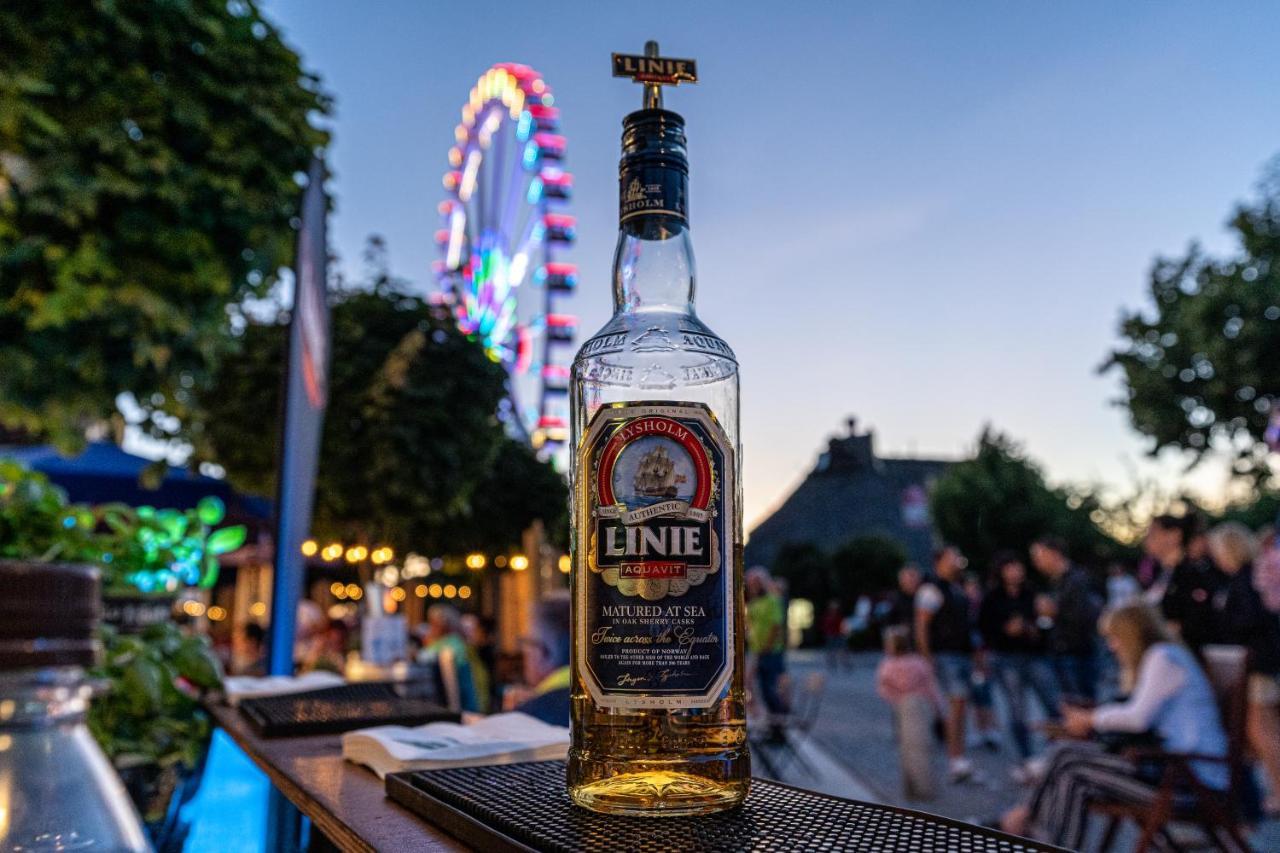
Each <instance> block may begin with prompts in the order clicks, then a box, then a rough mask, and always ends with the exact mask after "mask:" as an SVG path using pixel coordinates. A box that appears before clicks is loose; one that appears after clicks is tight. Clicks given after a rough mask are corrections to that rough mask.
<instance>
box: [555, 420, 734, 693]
mask: <svg viewBox="0 0 1280 853" xmlns="http://www.w3.org/2000/svg"><path fill="white" fill-rule="evenodd" d="M577 470H578V472H579V474H578V482H577V483H575V489H576V490H577V494H576V502H575V503H576V508H577V512H578V517H577V519H576V520H577V530H578V542H577V547H578V569H579V570H578V574H577V576H576V582H577V583H580V584H582V585H583V588H582V589H580V590H579V591H578V594H577V595H576V596H575V602H576V608H577V609H576V612H575V614H574V618H575V620H576V625H575V627H576V633H577V648H576V649H575V655H576V656H577V658H576V666H577V671H578V673H579V674H580V676H581V677H582V679H583V681H584V683H585V685H586V688H587V692H588V693H589V694H590V695H591V698H592V700H593V701H594V702H595V703H596V704H597V705H599V706H602V707H606V708H629V709H639V708H677V709H680V708H706V707H710V706H711V705H714V704H715V703H716V701H717V700H718V699H719V698H720V696H721V694H722V693H723V692H724V689H725V687H726V685H727V684H728V681H729V677H730V676H731V675H732V673H733V662H734V651H733V650H734V637H733V625H734V615H733V603H734V596H733V558H734V557H733V554H734V544H735V543H734V538H733V537H734V535H735V533H736V530H737V528H736V524H735V521H734V519H735V513H734V506H733V500H734V495H735V494H736V493H735V491H734V482H733V476H734V459H733V448H732V446H731V445H730V444H729V439H728V437H727V436H726V435H725V432H724V430H723V429H722V428H721V426H720V424H719V423H717V422H716V420H715V418H714V417H713V416H712V415H711V412H710V411H709V410H708V409H707V407H706V406H703V405H701V404H698V403H622V404H615V405H612V406H606V407H604V408H602V409H600V411H598V412H597V413H596V415H595V417H594V418H593V419H592V421H591V425H590V427H589V428H588V430H587V434H586V437H585V438H584V440H583V442H582V444H581V446H580V448H579V457H578V469H577Z"/></svg>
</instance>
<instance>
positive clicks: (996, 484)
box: [930, 427, 1118, 572]
mask: <svg viewBox="0 0 1280 853" xmlns="http://www.w3.org/2000/svg"><path fill="white" fill-rule="evenodd" d="M1097 509H1098V507H1097V503H1096V501H1095V500H1094V499H1093V498H1092V497H1090V496H1087V495H1078V494H1072V493H1069V492H1068V491H1066V490H1064V489H1058V488H1052V487H1050V486H1049V485H1048V484H1047V483H1046V482H1045V479H1044V473H1043V472H1042V471H1041V470H1040V467H1039V466H1038V465H1037V464H1036V463H1034V462H1032V461H1031V460H1030V459H1028V458H1027V457H1026V455H1025V454H1024V453H1023V451H1022V448H1021V447H1019V446H1018V445H1017V444H1016V443H1015V442H1014V441H1013V440H1012V439H1010V438H1009V437H1007V436H1004V435H1001V434H1000V433H997V432H994V431H993V430H992V429H990V428H989V427H988V428H985V429H983V431H982V435H981V437H980V438H979V439H978V450H977V453H976V454H975V455H974V457H973V458H972V459H968V460H965V461H963V462H958V463H956V464H954V465H952V466H950V467H949V468H948V469H947V471H946V473H945V474H943V475H942V476H941V477H940V478H939V479H938V481H937V483H935V484H934V487H933V493H932V495H931V496H930V510H931V512H932V515H933V520H934V524H935V525H936V526H937V529H938V532H939V534H941V536H942V538H943V539H944V540H945V541H946V542H948V543H950V544H952V545H955V546H956V547H958V548H959V549H960V550H961V551H962V552H963V553H964V554H965V556H967V557H968V558H969V561H970V564H971V565H972V566H973V567H974V568H975V569H976V570H977V571H979V572H985V571H986V570H987V567H988V566H989V565H990V563H991V559H992V557H994V556H995V554H996V552H997V551H1002V550H1005V549H1011V550H1014V551H1017V552H1019V553H1023V554H1025V553H1026V552H1027V550H1028V549H1029V547H1030V545H1031V543H1032V542H1034V541H1035V540H1036V538H1038V537H1040V536H1043V535H1046V534H1054V535H1057V536H1061V537H1063V538H1064V539H1065V540H1066V541H1067V545H1068V547H1069V548H1070V550H1071V554H1072V556H1073V557H1075V558H1076V559H1077V560H1082V561H1085V562H1091V563H1093V562H1099V561H1101V560H1103V559H1105V558H1107V557H1108V556H1111V555H1112V554H1113V553H1114V552H1115V551H1116V549H1117V548H1118V546H1117V545H1116V543H1115V542H1113V541H1112V540H1111V539H1110V538H1109V537H1107V536H1106V534H1104V533H1103V532H1102V531H1101V530H1099V529H1098V526H1097V525H1096V524H1094V522H1093V519H1092V518H1091V517H1090V515H1091V514H1092V513H1094V512H1095V510H1097Z"/></svg>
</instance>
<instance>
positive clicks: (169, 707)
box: [0, 459, 245, 851]
mask: <svg viewBox="0 0 1280 853" xmlns="http://www.w3.org/2000/svg"><path fill="white" fill-rule="evenodd" d="M224 515H225V510H224V508H223V506H222V502H221V501H219V500H217V499H216V498H207V499H205V500H203V501H201V502H200V504H199V505H198V506H197V507H196V508H195V509H193V510H188V511H185V512H184V511H177V510H155V509H152V508H150V507H139V508H137V509H134V508H132V507H128V506H123V505H117V504H112V505H107V506H103V507H100V508H98V510H97V511H94V510H91V509H89V508H88V507H85V506H81V505H76V504H71V503H69V502H68V501H67V497H66V494H65V493H64V492H63V491H62V490H61V489H59V488H58V487H56V486H54V485H53V484H51V483H50V482H49V481H48V479H47V478H46V477H45V476H44V475H43V474H39V473H37V472H33V471H29V470H27V469H26V468H24V467H23V466H21V465H19V464H18V463H16V462H13V461H12V460H3V459H0V559H10V560H12V559H16V560H22V561H25V562H40V563H49V562H55V561H62V562H80V563H91V564H94V565H96V566H97V567H98V568H99V569H100V570H101V572H102V577H103V589H104V593H105V604H106V608H105V609H106V610H107V611H111V610H112V609H113V608H114V610H115V619H114V623H112V620H111V619H108V624H106V625H105V626H104V628H103V636H102V641H103V647H104V654H103V659H102V662H101V664H100V665H99V666H97V667H95V668H94V669H92V670H91V671H90V675H91V677H93V678H96V679H98V680H99V682H100V684H101V686H102V690H101V692H100V694H99V695H98V696H97V697H96V698H95V699H94V701H93V703H92V704H91V705H90V710H89V719H88V724H89V729H90V731H91V732H92V733H93V735H94V737H95V739H96V740H97V741H98V743H99V744H100V745H101V746H102V748H103V751H104V752H105V753H106V754H107V757H108V758H110V759H111V762H112V764H113V765H114V766H115V767H116V769H117V771H118V772H119V773H120V774H121V777H122V778H123V779H124V781H125V785H126V787H127V788H128V790H129V793H130V796H131V797H132V798H133V801H134V804H135V805H136V806H137V808H138V811H139V813H140V814H141V815H142V818H143V821H144V824H145V825H146V829H147V831H148V833H149V835H150V836H151V841H152V843H153V844H154V846H155V847H156V849H157V850H160V851H164V850H170V849H172V850H176V849H181V846H182V841H183V838H184V837H185V835H186V827H185V826H184V825H183V824H182V822H181V820H180V810H181V807H182V806H183V805H184V804H185V803H186V802H187V801H189V800H190V798H191V797H192V796H193V795H194V794H195V791H196V789H197V788H198V787H199V783H200V776H201V773H202V771H203V768H204V760H205V756H206V754H207V752H208V746H209V740H210V736H211V734H212V725H211V723H210V721H209V718H208V716H207V715H206V714H205V713H204V711H203V710H202V708H201V706H200V702H199V700H200V696H201V695H202V694H203V693H204V692H206V691H209V690H213V689H216V688H217V687H219V686H220V684H221V668H220V666H219V664H218V661H217V658H215V657H214V655H213V651H212V649H211V647H210V645H209V641H208V638H207V637H205V636H203V635H199V634H192V633H189V632H185V631H184V630H183V629H182V628H180V627H179V626H178V625H177V624H175V623H174V622H173V621H172V618H171V616H172V604H173V599H174V596H175V595H176V594H177V592H178V590H179V589H180V588H181V587H183V586H202V587H209V586H212V585H213V583H214V581H215V580H216V579H217V570H218V562H217V556H218V554H221V553H225V552H228V551H232V550H235V549H236V548H238V547H240V545H241V544H243V542H244V539H245V529H244V528H243V527H240V526H237V527H227V528H222V529H214V526H215V525H217V524H218V523H219V522H221V521H222V519H223V517H224Z"/></svg>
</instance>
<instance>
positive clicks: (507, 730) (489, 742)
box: [342, 711, 569, 777]
mask: <svg viewBox="0 0 1280 853" xmlns="http://www.w3.org/2000/svg"><path fill="white" fill-rule="evenodd" d="M568 751H569V730H568V729H567V728H565V727H563V726H552V725H548V724H547V723H544V722H542V721H541V720H539V719H537V718H535V717H531V716H529V715H528V714H522V713H520V712H518V711H515V712H511V713H506V714H494V715H493V716H491V717H484V718H482V719H480V720H478V721H477V722H474V723H469V724H467V723H427V724H426V725H425V726H414V727H408V726H375V727H374V728H370V729H360V730H359V731H354V732H348V733H347V734H345V735H343V736H342V757H343V758H345V759H347V760H348V761H351V762H354V763H356V764H363V765H365V766H366V767H368V768H369V769H370V770H372V771H373V772H375V773H377V774H378V776H379V777H382V776H386V775H387V774H388V773H399V772H401V771H404V770H443V769H445V768H448V767H480V766H482V765H486V764H515V763H518V762H521V761H549V760H552V759H559V758H564V757H565V756H566V755H567V754H568Z"/></svg>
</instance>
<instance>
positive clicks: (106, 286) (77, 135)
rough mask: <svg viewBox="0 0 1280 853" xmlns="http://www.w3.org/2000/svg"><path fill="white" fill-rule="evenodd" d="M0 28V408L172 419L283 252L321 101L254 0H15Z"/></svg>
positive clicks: (11, 415)
mask: <svg viewBox="0 0 1280 853" xmlns="http://www.w3.org/2000/svg"><path fill="white" fill-rule="evenodd" d="M0 33H3V34H4V39H3V50H0V424H3V425H5V426H8V427H12V428H15V429H20V430H23V431H25V432H27V433H28V434H30V435H33V436H43V437H47V438H49V439H51V440H53V441H55V442H56V443H58V444H59V445H60V446H63V447H66V448H74V447H76V446H78V445H79V444H80V443H82V442H83V436H84V428H85V427H86V426H87V425H88V424H91V423H95V422H97V423H101V422H104V421H106V420H108V419H110V418H112V417H113V414H114V412H115V398H116V396H117V395H118V394H120V393H121V392H133V393H134V394H135V395H136V396H137V398H138V402H139V403H140V404H141V405H142V406H143V408H144V409H145V410H159V411H163V412H165V413H167V414H168V415H173V416H178V417H184V416H185V415H187V414H188V412H187V406H188V403H189V395H190V393H191V388H192V387H193V386H198V385H200V384H201V383H203V381H204V380H205V378H206V376H207V374H208V372H209V370H210V368H211V366H212V365H213V363H214V362H215V361H216V359H217V357H218V356H219V355H221V354H222V352H223V351H224V350H225V349H226V348H227V347H228V346H229V345H230V344H231V343H232V340H231V338H230V336H229V334H228V328H229V324H230V315H229V313H228V306H229V305H234V304H237V303H239V302H240V301H241V300H242V299H243V298H245V297H246V296H249V295H260V294H263V293H265V292H267V290H268V289H269V288H270V287H271V286H272V285H273V283H274V282H275V280H276V277H277V270H278V269H279V268H280V267H281V266H283V265H285V264H287V263H288V261H289V260H290V258H291V257H292V252H293V242H294V234H295V232H294V231H293V229H292V226H291V219H292V217H294V215H295V208H296V206H297V197H298V196H299V194H300V190H299V186H298V183H297V181H296V180H295V175H297V174H298V173H301V172H305V170H306V168H307V165H308V163H309V161H310V159H311V157H312V154H313V152H314V151H316V150H317V149H319V148H320V147H322V146H323V145H325V143H326V142H327V134H326V133H324V132H323V131H321V130H318V129H316V127H315V126H313V124H312V119H313V118H314V117H315V116H316V115H319V114H322V113H324V112H326V111H327V109H328V102H327V99H326V97H325V96H324V95H322V94H321V93H320V91H319V87H318V82H317V80H316V78H314V77H312V76H310V75H308V74H306V73H304V72H303V71H302V69H301V66H300V63H299V59H298V56H297V55H296V54H295V53H294V52H293V51H292V50H290V49H289V48H288V47H287V46H286V45H285V44H284V42H282V41H281V39H280V36H279V33H278V32H277V31H276V30H275V29H274V28H273V27H272V26H271V25H270V24H269V23H268V22H266V21H265V20H264V19H263V18H262V16H261V14H260V13H259V11H258V8H257V5H256V4H255V3H254V2H253V0H235V2H226V0H183V1H182V2H176V0H163V2H145V3H117V2H110V0H85V2H81V3H57V2H53V3H50V2H39V0H15V2H9V3H5V4H4V5H3V7H0ZM164 423H171V421H169V420H168V419H163V418H160V419H157V421H153V422H150V426H151V428H152V429H153V430H154V431H156V432H157V433H164V432H165V430H164V429H163V428H162V426H161V425H160V424H164Z"/></svg>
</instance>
